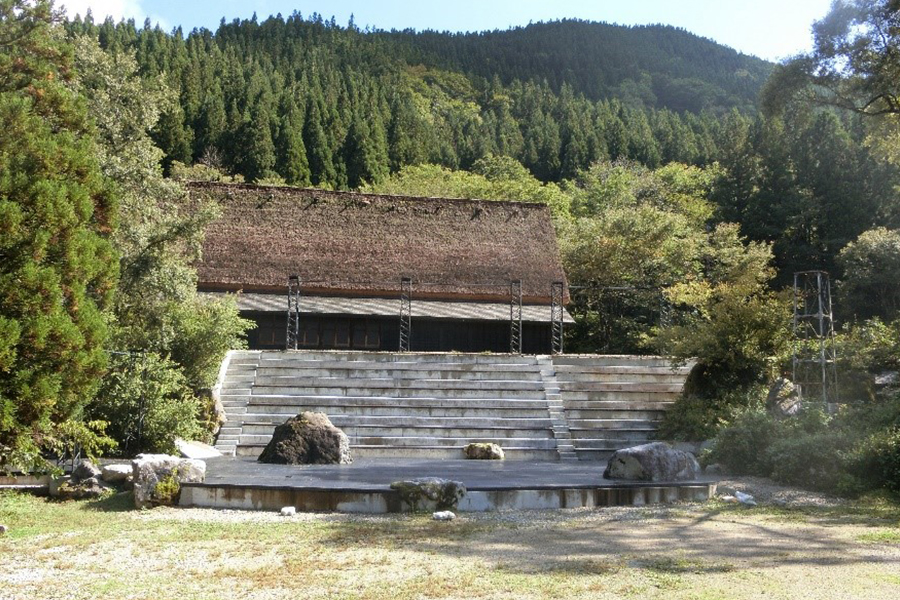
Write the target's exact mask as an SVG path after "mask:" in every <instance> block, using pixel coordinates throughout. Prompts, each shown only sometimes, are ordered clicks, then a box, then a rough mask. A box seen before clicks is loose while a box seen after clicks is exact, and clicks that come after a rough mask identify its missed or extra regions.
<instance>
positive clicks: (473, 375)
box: [225, 368, 541, 385]
mask: <svg viewBox="0 0 900 600" xmlns="http://www.w3.org/2000/svg"><path fill="white" fill-rule="evenodd" d="M254 379H255V380H256V381H257V384H258V385H265V384H264V383H263V382H265V381H272V380H274V381H282V382H283V381H289V380H294V381H317V380H320V379H324V380H345V381H352V382H354V383H358V382H361V381H362V382H368V381H376V382H377V381H383V380H386V381H400V382H407V381H417V380H422V381H436V382H456V381H471V382H475V383H476V384H479V383H481V382H484V381H516V382H523V383H527V382H533V383H538V384H540V382H541V374H540V373H539V372H538V371H537V370H536V369H534V368H532V369H531V370H530V371H507V370H506V369H490V370H483V371H462V370H454V371H449V370H448V371H440V370H433V369H402V370H400V369H261V370H260V371H259V372H258V373H255V374H253V373H241V374H237V375H235V377H234V378H232V377H231V376H229V377H227V378H226V380H225V383H226V384H228V383H232V382H235V383H237V382H241V381H253V380H254Z"/></svg>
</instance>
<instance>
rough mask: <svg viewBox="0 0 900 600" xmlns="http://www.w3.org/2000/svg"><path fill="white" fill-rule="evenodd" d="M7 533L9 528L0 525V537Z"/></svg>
mask: <svg viewBox="0 0 900 600" xmlns="http://www.w3.org/2000/svg"><path fill="white" fill-rule="evenodd" d="M7 531H9V527H7V526H6V525H0V535H6V532H7Z"/></svg>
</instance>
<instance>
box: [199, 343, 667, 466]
mask: <svg viewBox="0 0 900 600" xmlns="http://www.w3.org/2000/svg"><path fill="white" fill-rule="evenodd" d="M609 358H610V357H573V358H572V359H569V358H568V357H554V358H553V359H552V360H551V359H550V357H535V356H513V355H504V354H437V353H416V354H395V353H376V352H353V351H351V352H339V351H288V352H281V351H233V352H231V353H229V356H228V358H227V359H226V363H223V367H222V370H221V373H220V382H219V386H218V390H217V391H218V394H219V398H220V400H221V401H222V404H223V405H224V407H225V411H226V416H227V423H226V424H225V426H224V427H223V428H222V430H221V431H220V433H219V437H218V440H217V443H216V446H217V448H219V450H221V451H222V452H223V453H225V454H236V455H239V456H256V455H258V454H259V453H260V452H261V451H262V449H263V448H264V447H265V445H266V443H267V442H268V441H269V439H270V437H271V435H272V431H273V429H274V427H275V426H276V425H278V424H280V423H282V422H284V421H285V420H287V419H288V418H290V417H292V416H295V415H297V414H298V413H299V412H302V411H304V410H311V411H316V412H324V413H326V414H327V415H328V416H329V418H330V419H331V421H332V422H333V423H334V424H335V425H336V426H337V427H340V428H341V429H342V430H343V431H344V432H345V433H346V434H347V435H348V437H349V438H350V444H351V449H352V451H353V455H354V457H357V458H376V457H407V458H463V454H462V449H463V447H464V446H465V445H466V444H468V443H470V442H493V443H496V444H499V445H500V446H501V447H502V448H503V450H504V452H505V453H506V457H507V459H509V460H576V459H578V458H581V459H591V458H595V457H596V458H601V457H605V456H601V454H602V453H603V452H606V451H607V450H608V448H610V447H611V446H612V445H615V444H612V442H613V441H619V442H621V443H619V445H618V446H617V447H622V446H626V445H631V444H630V440H631V439H632V438H634V439H638V438H640V439H646V435H650V434H652V427H653V423H655V420H658V416H661V412H660V413H659V414H657V412H659V411H657V412H653V414H652V415H650V414H649V413H648V414H647V415H644V413H645V412H647V411H645V410H644V409H639V410H637V411H635V410H632V409H630V408H622V409H621V410H620V411H619V413H621V414H622V415H624V416H622V417H618V416H615V415H614V414H612V413H610V414H609V415H606V413H603V412H602V411H604V410H607V411H608V410H609V409H608V408H607V407H606V405H603V402H606V401H607V400H604V399H598V398H599V396H598V394H599V391H598V390H597V389H596V387H597V386H598V385H599V386H601V387H602V386H607V387H609V386H613V387H615V388H616V389H615V390H611V391H610V392H609V393H611V394H612V397H613V398H614V399H612V400H609V401H611V402H614V403H617V404H619V405H622V404H624V405H629V404H632V402H631V401H630V400H629V398H630V397H631V395H634V396H635V399H636V400H637V403H638V405H640V406H643V405H644V404H647V402H649V400H648V398H649V396H648V394H652V395H654V398H655V402H657V404H654V408H657V409H660V410H664V409H665V407H667V406H668V402H670V401H671V400H669V399H674V397H675V396H676V395H677V392H673V391H666V392H661V391H658V390H657V388H658V387H659V386H660V385H663V386H667V387H666V388H665V389H666V390H674V389H675V388H676V387H677V388H678V389H679V390H680V385H681V384H683V380H684V375H673V374H672V371H671V370H670V369H668V367H664V370H665V371H666V372H668V373H669V378H670V379H671V380H672V382H674V383H670V382H669V380H668V379H666V380H665V383H660V381H661V380H659V381H658V378H659V377H662V376H663V374H662V372H661V369H662V368H663V367H660V368H657V367H658V365H657V362H658V363H659V364H660V365H661V364H663V362H664V361H662V359H639V358H637V357H617V359H618V362H617V363H616V365H618V366H619V367H621V368H619V370H618V371H616V372H617V373H618V374H619V375H620V376H622V377H625V380H622V379H621V377H620V379H612V380H609V381H607V380H608V377H609V375H610V374H611V373H612V372H613V371H610V372H609V373H607V372H606V371H603V370H602V368H605V367H606V366H607V363H608V362H609ZM654 360H655V361H657V362H653V361H654ZM572 361H575V362H572ZM579 361H581V362H579ZM591 361H594V362H597V361H599V362H600V363H602V365H600V366H598V365H597V364H594V363H592V362H591ZM635 361H643V362H635ZM623 362H624V363H627V364H625V365H624V366H623V365H622V364H620V363H623ZM645 363H646V364H645ZM597 368H600V369H601V370H600V371H596V369H597ZM629 368H631V370H630V371H629V370H628V369H629ZM622 369H624V370H622ZM594 375H597V376H598V377H596V378H593V376H594ZM679 377H680V379H679ZM648 378H649V379H648ZM642 379H644V380H646V381H647V382H646V383H644V382H643V381H642ZM679 382H680V383H679ZM658 394H664V395H665V394H668V395H666V396H665V398H666V399H667V400H665V401H662V400H661V398H662V397H661V396H660V397H657V395H658ZM600 395H601V396H602V394H600ZM604 398H605V396H604ZM598 402H599V403H600V404H601V405H602V406H601V407H600V408H596V407H594V404H597V403H598ZM587 405H590V407H588V406H587ZM592 411H593V412H592ZM597 411H600V412H597ZM642 411H643V412H642ZM617 414H618V413H617ZM641 415H643V416H641ZM644 416H646V417H647V418H644ZM573 417H574V420H573ZM638 421H640V423H638ZM590 427H602V430H596V431H592V430H589V428H590ZM645 433H646V435H644V434H645ZM641 435H644V437H641ZM629 436H631V437H629ZM607 441H609V442H610V443H607ZM609 451H611V450H609ZM607 454H608V452H607Z"/></svg>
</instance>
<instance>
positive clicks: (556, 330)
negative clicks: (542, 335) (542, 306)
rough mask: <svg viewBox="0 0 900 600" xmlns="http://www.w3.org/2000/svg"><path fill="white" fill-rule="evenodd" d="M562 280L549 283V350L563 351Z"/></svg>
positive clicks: (555, 352) (554, 352) (560, 352)
mask: <svg viewBox="0 0 900 600" xmlns="http://www.w3.org/2000/svg"><path fill="white" fill-rule="evenodd" d="M563 289H564V288H563V282H562V281H554V282H553V283H551V284H550V352H551V353H552V354H562V353H563Z"/></svg>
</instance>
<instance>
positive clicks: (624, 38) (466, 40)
mask: <svg viewBox="0 0 900 600" xmlns="http://www.w3.org/2000/svg"><path fill="white" fill-rule="evenodd" d="M378 35H380V36H385V37H386V38H388V39H391V40H399V41H401V46H402V48H403V50H404V52H403V53H402V55H401V56H403V58H404V59H405V60H406V61H407V62H408V63H410V64H415V63H422V64H426V65H429V66H432V67H437V68H442V69H446V70H450V71H460V72H463V73H466V74H468V75H471V76H475V77H480V78H482V79H486V80H490V79H492V78H494V77H495V76H496V77H499V78H500V81H502V82H503V83H504V84H506V85H509V84H511V83H512V82H514V81H517V80H518V81H528V80H537V81H547V82H548V83H549V84H550V87H551V89H552V90H553V91H554V92H559V91H560V90H561V89H562V86H563V85H564V84H565V85H568V86H570V87H571V88H572V89H573V90H574V91H575V93H579V94H584V95H585V96H587V97H588V98H590V99H592V100H601V99H603V98H611V97H617V98H620V99H622V100H623V101H625V102H627V103H634V102H639V103H642V104H644V105H645V106H647V107H648V108H660V109H661V108H667V109H669V110H674V111H677V112H681V111H685V110H687V111H691V112H695V113H698V112H700V111H701V110H704V109H708V110H712V111H720V110H721V109H722V108H731V107H737V108H740V109H742V110H749V111H752V110H753V108H754V107H755V105H756V96H757V94H758V93H759V88H760V86H761V85H762V84H763V83H764V82H765V80H766V78H767V77H768V76H769V73H770V72H771V70H772V65H771V64H770V63H767V62H766V61H763V60H761V59H758V58H754V57H751V56H746V55H743V54H739V53H737V52H735V51H734V50H732V49H730V48H726V47H724V46H722V45H720V44H717V43H715V42H713V41H712V40H707V39H703V38H699V37H697V36H695V35H693V34H691V33H689V32H687V31H684V30H682V29H676V28H674V27H671V26H664V25H652V26H641V27H623V26H619V25H610V24H608V23H592V22H588V21H574V20H564V21H556V22H551V23H537V24H532V25H529V26H527V27H517V28H515V29H510V30H508V31H489V32H482V33H467V34H456V35H452V34H446V33H436V32H422V33H416V32H413V31H403V32H390V33H379V34H378Z"/></svg>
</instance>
